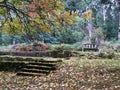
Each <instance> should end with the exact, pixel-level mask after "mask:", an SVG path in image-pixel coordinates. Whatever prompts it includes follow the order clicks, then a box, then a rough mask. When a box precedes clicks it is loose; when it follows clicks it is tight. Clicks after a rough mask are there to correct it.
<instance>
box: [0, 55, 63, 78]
mask: <svg viewBox="0 0 120 90" xmlns="http://www.w3.org/2000/svg"><path fill="white" fill-rule="evenodd" d="M0 59H1V60H0V71H13V72H16V73H17V75H22V76H42V75H48V74H49V73H50V72H51V71H55V70H56V69H57V67H58V65H59V63H60V62H61V60H57V59H56V58H47V59H46V58H42V57H38V58H35V57H29V58H28V57H18V56H9V57H8V56H2V57H1V58H0Z"/></svg>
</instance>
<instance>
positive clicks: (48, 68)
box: [25, 65, 56, 70]
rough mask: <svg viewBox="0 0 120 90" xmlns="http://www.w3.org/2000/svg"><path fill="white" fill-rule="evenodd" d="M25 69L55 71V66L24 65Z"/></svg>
mask: <svg viewBox="0 0 120 90" xmlns="http://www.w3.org/2000/svg"><path fill="white" fill-rule="evenodd" d="M25 68H29V69H41V70H55V69H56V66H52V67H50V66H39V65H26V66H25Z"/></svg>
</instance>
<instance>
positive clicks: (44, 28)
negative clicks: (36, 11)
mask: <svg viewBox="0 0 120 90" xmlns="http://www.w3.org/2000/svg"><path fill="white" fill-rule="evenodd" d="M40 29H41V30H42V31H45V32H50V31H51V28H50V27H48V26H45V25H42V26H40Z"/></svg>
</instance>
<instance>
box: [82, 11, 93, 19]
mask: <svg viewBox="0 0 120 90" xmlns="http://www.w3.org/2000/svg"><path fill="white" fill-rule="evenodd" d="M92 13H93V12H92V10H88V11H86V12H84V13H83V14H82V18H84V19H86V20H88V21H92V20H93V19H94V18H92Z"/></svg>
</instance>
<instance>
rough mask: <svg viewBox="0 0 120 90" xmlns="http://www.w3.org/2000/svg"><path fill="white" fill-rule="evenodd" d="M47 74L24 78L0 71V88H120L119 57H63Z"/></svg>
mask: <svg viewBox="0 0 120 90" xmlns="http://www.w3.org/2000/svg"><path fill="white" fill-rule="evenodd" d="M63 61H64V62H63V63H62V64H61V65H60V66H59V68H58V70H56V71H55V72H54V73H51V74H49V75H48V76H41V77H37V76H36V77H23V76H16V75H15V73H10V72H0V90H120V61H119V60H104V59H99V60H97V59H96V60H88V59H84V60H83V59H82V60H81V59H80V58H71V59H69V60H63Z"/></svg>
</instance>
